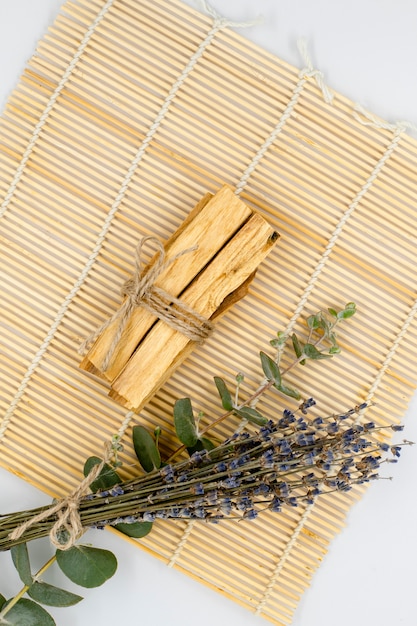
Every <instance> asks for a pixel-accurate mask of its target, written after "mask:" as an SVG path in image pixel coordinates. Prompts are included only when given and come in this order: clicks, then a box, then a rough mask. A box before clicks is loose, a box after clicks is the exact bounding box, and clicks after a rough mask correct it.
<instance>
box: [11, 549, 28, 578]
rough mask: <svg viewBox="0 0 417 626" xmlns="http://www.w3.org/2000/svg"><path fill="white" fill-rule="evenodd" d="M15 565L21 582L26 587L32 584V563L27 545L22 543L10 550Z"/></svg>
mask: <svg viewBox="0 0 417 626" xmlns="http://www.w3.org/2000/svg"><path fill="white" fill-rule="evenodd" d="M10 552H11V555H12V559H13V563H14V566H15V568H16V569H17V572H18V574H19V576H20V580H21V581H22V583H23V584H25V585H31V584H32V580H33V578H32V572H31V570H30V561H29V554H28V549H27V545H26V544H25V543H21V544H19V545H18V546H13V548H12V549H11V550H10Z"/></svg>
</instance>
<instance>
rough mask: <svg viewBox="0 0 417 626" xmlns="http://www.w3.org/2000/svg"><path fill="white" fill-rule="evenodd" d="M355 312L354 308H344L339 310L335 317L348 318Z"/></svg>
mask: <svg viewBox="0 0 417 626" xmlns="http://www.w3.org/2000/svg"><path fill="white" fill-rule="evenodd" d="M355 313H356V311H355V309H344V310H343V311H339V313H338V314H337V317H338V318H339V319H342V320H347V319H349V317H352V316H353V315H355Z"/></svg>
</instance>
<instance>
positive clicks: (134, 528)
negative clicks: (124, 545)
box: [114, 522, 152, 539]
mask: <svg viewBox="0 0 417 626" xmlns="http://www.w3.org/2000/svg"><path fill="white" fill-rule="evenodd" d="M114 528H116V529H117V530H119V531H120V532H121V533H123V534H124V535H127V536H128V537H135V538H136V539H140V538H141V537H145V536H146V535H147V534H149V533H150V532H151V530H152V522H134V523H133V524H124V523H121V524H115V526H114Z"/></svg>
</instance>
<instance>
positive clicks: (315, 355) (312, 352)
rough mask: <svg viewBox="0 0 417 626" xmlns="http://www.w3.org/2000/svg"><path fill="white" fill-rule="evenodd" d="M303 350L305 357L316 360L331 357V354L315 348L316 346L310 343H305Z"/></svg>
mask: <svg viewBox="0 0 417 626" xmlns="http://www.w3.org/2000/svg"><path fill="white" fill-rule="evenodd" d="M303 352H304V354H305V355H306V357H307V358H309V359H313V361H318V360H320V359H329V358H330V357H331V354H325V353H323V352H320V351H319V350H317V348H316V346H314V345H313V344H312V343H306V345H305V346H304V349H303Z"/></svg>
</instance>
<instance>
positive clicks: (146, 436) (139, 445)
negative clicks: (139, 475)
mask: <svg viewBox="0 0 417 626" xmlns="http://www.w3.org/2000/svg"><path fill="white" fill-rule="evenodd" d="M132 439H133V447H134V448H135V452H136V456H137V457H138V459H139V463H140V464H141V465H142V467H143V469H144V470H145V472H152V471H153V470H154V469H159V468H160V467H161V455H160V454H159V450H158V448H157V447H156V444H155V441H154V440H153V437H152V435H151V434H150V433H148V431H147V430H146V428H144V427H143V426H134V427H133V433H132Z"/></svg>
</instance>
